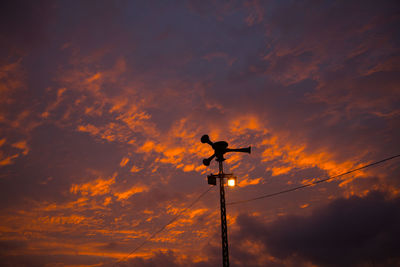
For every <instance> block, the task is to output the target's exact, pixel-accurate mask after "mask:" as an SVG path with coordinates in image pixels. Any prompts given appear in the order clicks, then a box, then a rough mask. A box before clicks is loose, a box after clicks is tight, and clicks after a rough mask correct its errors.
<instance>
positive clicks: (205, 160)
mask: <svg viewBox="0 0 400 267" xmlns="http://www.w3.org/2000/svg"><path fill="white" fill-rule="evenodd" d="M210 163H211V160H209V159H203V164H204V165H205V166H210Z"/></svg>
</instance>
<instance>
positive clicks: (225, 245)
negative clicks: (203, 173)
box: [218, 161, 229, 267]
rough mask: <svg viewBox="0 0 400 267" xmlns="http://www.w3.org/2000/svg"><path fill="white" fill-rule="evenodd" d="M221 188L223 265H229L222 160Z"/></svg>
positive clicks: (219, 174)
mask: <svg viewBox="0 0 400 267" xmlns="http://www.w3.org/2000/svg"><path fill="white" fill-rule="evenodd" d="M218 176H219V178H220V179H219V188H220V203H221V237H222V266H223V267H229V248H228V226H227V224H226V208H225V189H224V168H223V165H222V161H220V162H219V173H218Z"/></svg>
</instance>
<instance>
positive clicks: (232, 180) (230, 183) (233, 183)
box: [228, 177, 236, 186]
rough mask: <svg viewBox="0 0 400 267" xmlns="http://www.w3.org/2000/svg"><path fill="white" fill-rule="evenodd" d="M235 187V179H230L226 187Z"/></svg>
mask: <svg viewBox="0 0 400 267" xmlns="http://www.w3.org/2000/svg"><path fill="white" fill-rule="evenodd" d="M235 185H236V177H232V178H229V179H228V186H235Z"/></svg>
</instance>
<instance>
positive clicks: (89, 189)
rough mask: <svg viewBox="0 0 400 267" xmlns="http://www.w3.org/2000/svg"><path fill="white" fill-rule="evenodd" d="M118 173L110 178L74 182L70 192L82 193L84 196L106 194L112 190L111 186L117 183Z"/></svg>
mask: <svg viewBox="0 0 400 267" xmlns="http://www.w3.org/2000/svg"><path fill="white" fill-rule="evenodd" d="M116 176H117V173H114V175H113V176H112V177H110V178H109V179H102V178H98V179H96V180H94V181H90V182H87V183H83V184H73V185H72V186H71V188H70V192H71V193H74V194H79V193H80V194H81V195H82V196H87V195H89V196H97V195H104V194H107V193H109V192H110V190H111V189H110V186H111V185H112V184H114V183H115V178H116Z"/></svg>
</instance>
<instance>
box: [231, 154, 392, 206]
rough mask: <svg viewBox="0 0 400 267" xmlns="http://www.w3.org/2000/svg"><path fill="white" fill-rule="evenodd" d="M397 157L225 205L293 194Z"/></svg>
mask: <svg viewBox="0 0 400 267" xmlns="http://www.w3.org/2000/svg"><path fill="white" fill-rule="evenodd" d="M397 157H400V154H399V155H396V156H392V157H389V158H385V159H383V160H380V161H376V162H373V163H370V164H367V165H364V166H362V167H359V168H356V169H353V170H350V171H347V172H344V173H341V174H338V175H335V176H331V177H328V178H325V179H321V180H318V181H315V182H311V183H308V184H304V185H301V186H298V187H294V188H290V189H286V190H282V191H279V192H275V193H271V194H267V195H262V196H259V197H255V198H249V199H245V200H239V201H233V202H229V203H226V205H237V204H242V203H246V202H251V201H255V200H259V199H264V198H269V197H274V196H277V195H281V194H284V193H289V192H293V191H296V190H299V189H302V188H306V187H309V186H312V185H316V184H319V183H322V182H326V181H329V180H332V179H335V178H338V177H341V176H344V175H347V174H350V173H353V172H355V171H359V170H362V169H365V168H368V167H371V166H374V165H378V164H380V163H383V162H385V161H389V160H392V159H395V158H397Z"/></svg>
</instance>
